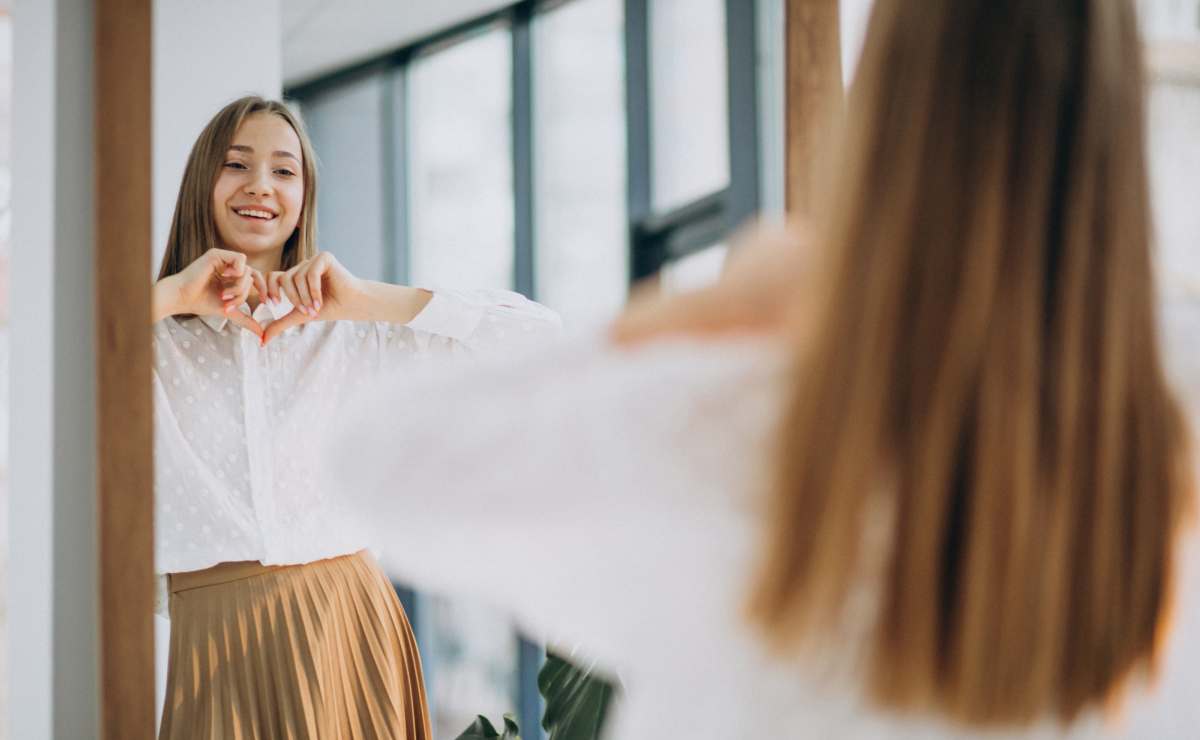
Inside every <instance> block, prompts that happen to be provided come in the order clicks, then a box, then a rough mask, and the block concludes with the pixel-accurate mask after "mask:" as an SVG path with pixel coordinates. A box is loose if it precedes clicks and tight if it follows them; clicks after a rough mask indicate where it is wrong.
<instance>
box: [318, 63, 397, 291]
mask: <svg viewBox="0 0 1200 740" xmlns="http://www.w3.org/2000/svg"><path fill="white" fill-rule="evenodd" d="M384 84H385V80H384V78H383V76H382V75H380V74H372V75H369V76H367V77H363V78H360V79H358V80H354V81H351V82H349V83H347V84H345V85H341V86H339V87H336V88H333V89H331V90H329V91H328V92H326V93H324V94H322V95H319V96H315V97H313V98H311V99H309V100H306V101H305V103H304V106H303V109H302V113H303V115H304V122H305V125H306V126H307V127H308V131H309V135H310V137H311V138H312V142H313V148H314V149H315V150H316V152H317V168H318V172H317V175H318V177H317V181H318V182H319V183H320V197H319V198H317V228H318V230H319V231H318V234H317V243H318V245H319V247H320V248H321V249H326V250H329V251H331V252H333V253H334V254H336V255H337V257H338V259H339V260H340V261H341V262H342V264H344V265H345V266H346V268H347V269H349V270H350V272H352V273H354V274H355V275H358V276H359V277H363V278H367V279H369V280H382V279H386V278H387V277H388V275H387V273H388V257H389V251H390V250H391V245H390V244H388V240H387V236H386V232H385V229H386V220H385V218H386V217H385V212H384V208H385V204H384V192H385V188H384V183H385V177H386V175H385V163H384V157H383V147H384V133H383V131H382V129H381V120H382V117H381V110H382V106H383V101H384V96H383V87H382V86H383V85H384Z"/></svg>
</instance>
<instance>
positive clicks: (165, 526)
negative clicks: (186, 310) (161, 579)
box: [153, 291, 560, 573]
mask: <svg viewBox="0 0 1200 740" xmlns="http://www.w3.org/2000/svg"><path fill="white" fill-rule="evenodd" d="M241 310H242V312H243V313H247V314H249V313H250V311H249V308H248V306H246V305H245V304H243V305H242V306H241ZM290 310H291V305H290V304H289V303H287V301H286V299H285V300H284V302H283V303H282V304H281V305H280V306H279V307H277V308H275V309H272V308H271V307H270V306H269V305H268V304H261V305H259V306H258V307H257V308H256V310H255V311H254V313H253V317H254V318H255V320H256V321H258V323H259V324H261V325H263V326H264V327H265V326H267V325H269V323H270V322H271V321H273V320H275V319H278V318H280V317H282V316H283V315H285V314H286V313H287V312H288V311H290ZM559 327H560V321H559V318H558V316H557V315H556V314H555V313H554V312H553V311H550V310H549V309H547V308H545V307H544V306H541V305H539V304H537V303H534V302H532V301H530V300H527V299H526V298H524V297H523V296H521V295H518V294H516V293H511V292H508V291H475V292H445V291H436V292H435V293H434V295H433V297H432V298H431V299H430V301H429V303H428V304H427V305H426V306H425V308H424V309H423V310H422V311H421V313H420V314H419V315H417V316H416V317H415V318H414V319H412V320H411V321H409V322H408V323H407V324H405V325H399V324H391V323H387V322H349V321H336V322H311V323H307V324H303V325H301V326H298V327H293V328H292V329H289V330H288V331H286V332H284V334H282V335H281V336H279V337H277V338H275V339H274V340H273V341H272V342H270V343H269V344H268V345H267V346H266V347H262V346H260V344H259V339H258V337H257V336H255V335H254V334H253V333H252V332H250V331H247V330H245V329H242V328H240V327H238V326H237V325H236V324H233V323H231V322H229V320H228V319H226V318H224V317H217V316H203V317H197V318H190V319H186V320H182V321H180V320H177V319H175V318H173V317H171V318H166V319H163V320H162V321H160V322H158V323H157V324H156V325H155V327H154V356H155V366H154V379H153V382H154V408H155V458H156V459H155V486H154V487H155V506H156V512H155V526H156V538H155V569H156V571H157V572H159V573H173V572H179V571H190V570H198V569H202V568H207V567H209V566H212V565H215V564H217V563H220V562H224V561H238V560H259V561H262V562H263V563H265V564H290V563H305V562H311V561H313V560H319V559H322V558H327V557H333V556H337V555H343V554H346V553H350V552H354V551H357V550H359V549H362V548H363V547H364V541H363V539H362V537H361V535H359V534H358V533H357V532H356V527H354V526H353V525H352V524H351V523H349V522H348V521H347V520H346V519H345V517H343V516H342V515H341V513H340V511H339V506H338V500H339V497H340V495H341V493H342V492H341V491H339V490H336V489H329V488H325V487H322V486H321V485H319V484H318V483H317V482H316V478H315V475H314V473H315V466H316V463H317V461H318V460H319V459H320V458H321V456H322V453H323V452H324V451H325V449H326V448H327V447H328V445H329V443H330V438H329V435H330V431H331V429H332V428H333V426H334V424H335V422H336V421H337V419H338V416H339V415H340V414H341V413H342V409H343V406H344V404H345V403H346V401H347V399H348V398H349V397H350V395H351V394H352V393H353V392H354V391H355V390H357V389H359V388H361V387H363V386H364V385H365V384H366V383H367V382H368V381H369V380H371V379H372V378H375V377H378V376H381V375H383V376H388V377H389V379H390V380H391V381H392V382H394V383H403V378H404V377H405V376H406V375H407V374H409V373H411V372H412V371H413V370H414V368H415V367H417V366H418V365H419V364H421V363H422V362H424V361H426V360H428V359H429V358H432V357H437V356H443V357H444V356H448V355H460V354H471V353H476V352H481V351H487V350H495V349H498V348H504V349H505V350H506V351H507V350H517V349H519V348H521V347H522V346H524V345H530V344H534V343H537V342H538V341H540V340H543V339H544V338H545V337H546V336H547V335H548V334H552V333H556V332H557V331H558V329H559ZM389 456H397V457H401V458H404V459H405V460H407V461H408V462H409V463H410V464H418V463H419V461H418V460H415V459H413V458H411V457H410V456H408V455H407V454H406V453H404V451H403V450H401V449H394V450H392V451H390V452H389Z"/></svg>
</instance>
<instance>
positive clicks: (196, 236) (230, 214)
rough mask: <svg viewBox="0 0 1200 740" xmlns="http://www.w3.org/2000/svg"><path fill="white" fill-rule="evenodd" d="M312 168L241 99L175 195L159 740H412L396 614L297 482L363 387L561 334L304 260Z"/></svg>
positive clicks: (264, 103) (160, 355)
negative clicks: (167, 638)
mask: <svg viewBox="0 0 1200 740" xmlns="http://www.w3.org/2000/svg"><path fill="white" fill-rule="evenodd" d="M313 162H314V157H313V152H312V148H311V146H310V145H309V142H308V137H307V135H306V133H305V131H304V128H303V125H302V124H301V122H300V120H299V119H298V118H297V117H295V116H294V115H293V114H292V113H291V112H290V111H289V110H288V109H287V108H286V107H285V106H283V105H282V104H281V103H278V102H275V101H269V100H264V99H262V98H256V97H249V98H243V99H241V100H237V101H235V102H233V103H231V104H230V105H228V106H226V107H225V108H224V109H223V110H222V111H221V112H220V113H218V114H217V116H216V117H215V118H213V120H212V121H211V122H210V123H209V125H208V126H207V127H206V128H205V130H204V131H203V132H202V133H201V135H200V138H199V140H198V141H197V142H196V145H195V147H194V148H193V150H192V153H191V156H190V157H189V159H188V164H187V169H186V171H185V173H184V176H183V184H182V186H181V188H180V194H179V200H178V203H177V205H176V210H175V216H174V220H173V222H172V226H171V232H170V237H169V239H168V243H167V251H166V255H165V257H164V259H163V265H162V270H161V272H160V278H159V280H158V282H157V283H156V284H155V286H154V294H153V298H154V301H153V315H154V319H155V322H156V323H155V328H154V352H155V367H154V382H153V385H154V403H155V457H156V469H155V505H156V507H157V511H156V530H157V532H158V538H157V541H156V543H155V545H156V558H155V561H156V567H157V569H158V570H159V571H160V572H162V573H167V574H170V575H169V579H168V583H169V591H170V596H169V604H168V605H167V607H168V609H169V613H170V618H171V643H170V649H169V658H168V669H167V687H166V700H165V703H164V706H163V717H162V725H161V731H160V737H161V738H181V737H187V738H224V737H232V736H247V737H261V738H268V737H269V738H275V737H289V738H290V737H296V738H325V737H369V738H395V739H396V740H401V739H404V740H407V739H410V738H411V739H423V738H428V737H430V727H429V725H430V722H429V716H428V709H427V707H426V700H425V688H424V682H423V679H422V674H421V663H420V658H419V656H418V654H417V647H416V643H415V640H414V639H413V634H412V629H411V627H410V626H409V623H408V620H407V618H406V616H405V614H404V610H403V608H402V607H401V605H400V603H399V601H398V599H397V598H396V594H395V592H394V591H393V590H392V587H391V585H390V583H389V582H388V579H387V578H386V577H385V576H384V575H383V573H382V572H381V571H380V569H379V567H378V566H377V565H376V564H375V562H374V560H373V559H372V558H371V556H370V555H368V554H367V553H366V552H365V551H364V550H363V549H362V548H363V543H362V540H361V537H359V536H358V534H357V532H356V529H355V527H354V526H352V525H351V524H350V523H349V522H348V521H346V520H345V518H344V517H343V516H342V515H341V513H340V511H339V508H338V501H339V499H340V496H339V495H338V494H339V492H338V491H331V490H326V489H322V488H321V487H320V486H319V485H318V484H317V483H316V479H315V476H314V475H313V470H312V465H313V461H314V460H316V459H318V458H319V453H320V451H321V450H322V449H323V448H325V447H326V446H327V445H328V439H327V435H326V434H325V432H326V430H327V429H329V428H331V426H332V424H331V422H332V419H333V418H334V416H335V415H336V414H337V413H338V411H339V410H340V409H341V407H342V405H343V403H344V400H345V399H346V398H347V397H348V394H350V393H351V392H352V391H353V390H354V389H356V388H357V387H359V386H360V385H362V384H364V383H365V382H366V381H367V380H369V379H371V378H372V377H373V376H376V375H379V374H381V373H388V372H393V371H396V370H399V369H401V368H403V367H404V366H405V365H406V364H407V363H409V362H413V361H416V360H419V359H423V358H426V357H430V356H433V355H438V354H469V353H471V352H475V351H482V350H486V349H489V348H492V347H501V346H503V347H511V346H513V345H514V343H527V342H529V341H531V340H536V339H537V338H538V337H540V336H544V335H546V334H547V333H550V332H553V331H554V330H556V329H557V327H558V323H559V322H558V317H557V316H556V315H555V314H554V313H553V312H551V311H549V310H547V309H545V308H543V307H541V306H539V305H538V304H536V303H533V302H532V301H528V300H526V299H525V298H523V297H522V296H520V295H518V294H516V293H510V292H507V291H484V292H475V293H447V292H441V291H439V292H436V293H434V292H431V291H427V290H419V289H416V288H411V287H407V286H402V285H390V284H387V283H379V282H372V281H368V280H362V279H359V278H357V277H355V276H354V275H352V274H351V273H350V271H349V270H347V269H346V268H345V267H343V266H342V264H341V263H340V262H339V261H338V259H337V258H336V257H334V256H333V254H331V253H329V252H318V251H317V249H316V183H317V172H316V168H315V167H314V165H313ZM212 645H219V646H220V649H218V650H215V651H214V650H213V649H212V648H211V646H212Z"/></svg>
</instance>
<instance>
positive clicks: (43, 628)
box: [8, 0, 99, 740]
mask: <svg viewBox="0 0 1200 740" xmlns="http://www.w3.org/2000/svg"><path fill="white" fill-rule="evenodd" d="M13 32H14V39H13V78H14V85H13V106H12V113H13V136H14V141H15V142H16V144H15V146H14V147H13V233H12V236H13V247H12V280H11V284H12V287H11V294H10V295H11V302H12V346H13V348H14V351H13V352H12V380H11V382H12V386H11V390H10V392H11V399H12V417H11V419H12V441H11V445H12V448H11V449H12V492H11V499H10V506H11V511H10V520H9V523H10V538H11V539H10V542H11V548H12V549H11V553H10V558H9V562H10V563H11V566H10V569H9V594H8V606H9V615H10V616H9V619H10V622H9V625H10V627H9V645H10V652H9V665H8V671H9V675H10V677H11V680H10V682H9V686H10V687H11V688H10V691H11V694H10V700H9V707H10V716H9V722H10V724H9V737H11V738H21V740H41V739H43V738H51V737H54V738H87V737H97V736H98V735H99V701H98V693H99V691H98V668H97V655H98V650H97V634H98V627H97V621H98V620H97V616H98V611H97V570H96V552H97V550H96V509H95V480H96V476H95V467H96V466H95V463H96V453H95V450H96V438H95V421H96V418H95V402H96V393H95V352H94V342H93V339H92V334H93V329H92V327H93V321H94V316H93V295H94V292H93V286H92V270H91V260H92V239H93V232H92V216H93V208H92V176H93V167H92V36H93V29H92V11H91V3H90V2H89V0H16V3H15V5H14V8H13Z"/></svg>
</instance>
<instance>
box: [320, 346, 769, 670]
mask: <svg viewBox="0 0 1200 740" xmlns="http://www.w3.org/2000/svg"><path fill="white" fill-rule="evenodd" d="M743 350H744V348H738V347H722V348H718V349H713V350H703V351H697V350H696V349H695V348H679V347H672V348H666V349H664V350H663V351H652V352H647V353H638V354H636V355H631V354H629V353H622V352H616V351H613V350H611V349H605V348H603V347H601V346H598V344H597V346H579V345H578V344H570V345H567V346H562V347H553V348H550V349H549V350H548V351H541V352H536V353H529V354H526V355H524V356H521V357H517V358H513V357H507V358H494V359H492V360H488V361H485V362H482V363H472V364H471V365H470V366H466V365H463V364H461V363H460V364H454V363H445V364H444V365H440V364H437V363H435V364H436V365H438V366H437V367H433V366H431V365H428V364H427V365H425V366H424V367H423V370H424V371H426V374H425V375H424V376H422V375H420V374H409V375H408V376H406V377H405V378H404V379H403V380H402V381H397V380H392V381H391V383H392V385H391V386H390V387H389V386H385V387H381V388H379V389H377V390H375V391H373V392H371V393H369V394H366V395H364V397H363V398H362V399H361V400H360V402H359V403H357V404H356V405H355V406H353V407H351V408H349V409H348V410H347V413H346V414H345V415H344V417H343V418H344V419H346V421H347V426H346V427H345V428H344V429H343V430H342V431H341V432H339V433H338V434H337V435H335V437H336V438H338V443H337V444H336V445H334V448H333V450H332V453H331V455H330V457H329V460H328V463H329V464H328V466H327V469H328V471H329V474H330V475H331V476H332V480H331V483H330V485H332V486H336V489H337V490H339V491H343V492H344V497H345V500H346V502H347V506H348V508H349V510H350V513H351V515H352V516H354V517H356V518H357V519H359V520H361V521H362V522H363V524H364V525H365V526H366V527H367V528H368V530H369V531H368V532H367V535H368V540H369V542H370V544H371V545H372V546H373V547H375V548H376V549H377V550H378V551H379V552H380V555H381V559H382V560H383V562H384V563H385V565H387V566H388V567H389V569H390V570H392V572H393V573H395V574H397V575H399V576H402V577H404V578H405V579H406V580H408V581H410V582H411V583H413V584H414V585H416V586H418V587H422V588H430V589H434V590H442V591H446V590H449V591H455V592H460V593H461V592H466V593H469V594H471V595H473V596H475V597H477V598H479V597H482V598H484V599H486V600H490V601H492V602H493V603H496V604H498V605H500V606H503V607H506V608H508V609H510V610H511V611H512V612H513V613H514V615H515V616H516V617H517V619H518V620H519V621H521V622H522V623H523V624H524V625H525V627H526V628H527V629H529V630H531V631H533V632H534V633H535V634H539V635H541V636H543V637H546V638H548V639H550V640H552V641H559V642H569V643H573V644H578V645H581V646H585V647H586V649H587V650H588V651H590V652H591V653H592V655H593V657H596V658H600V659H603V660H605V661H607V662H608V663H609V664H610V665H613V666H615V667H617V668H618V669H619V668H620V667H621V665H622V664H623V663H624V662H625V661H624V660H623V656H625V657H627V656H628V655H629V654H630V653H629V651H630V650H642V651H651V652H653V651H654V650H657V649H660V648H661V647H662V646H661V645H655V644H644V643H645V640H644V639H643V638H641V637H640V636H642V635H645V634H647V630H646V629H645V624H646V622H647V621H654V619H655V618H657V617H661V618H662V619H663V620H665V621H666V622H668V623H669V622H670V621H671V619H672V617H671V615H670V613H669V612H666V611H661V610H658V609H657V607H656V605H658V604H670V605H672V610H674V609H677V608H685V609H689V610H694V612H696V613H705V614H711V615H713V618H714V619H717V618H723V617H724V616H726V615H725V614H724V612H723V611H722V609H721V608H720V606H719V605H723V606H725V607H728V606H729V605H730V604H733V603H735V601H736V599H735V598H734V597H733V596H732V595H731V593H730V591H729V589H737V588H740V584H741V583H742V580H743V579H742V578H741V576H740V573H744V571H742V570H740V568H742V567H748V565H746V564H745V563H743V562H742V557H741V554H742V553H743V551H744V548H743V545H744V543H745V541H746V539H745V536H746V534H747V533H748V532H749V531H751V529H752V525H751V521H752V517H751V516H750V514H749V510H748V509H747V508H745V507H743V506H742V505H741V503H740V502H737V501H736V500H734V499H731V497H730V496H729V492H730V491H731V490H739V489H745V488H746V487H747V486H748V485H749V484H748V479H747V478H746V471H747V470H748V469H753V468H754V462H753V461H754V456H753V454H745V453H746V451H747V450H749V451H751V452H753V451H754V450H755V449H756V446H755V445H756V443H755V440H757V439H758V438H759V436H760V425H761V422H762V415H763V413H764V407H763V406H762V405H761V404H758V403H755V402H753V398H752V397H753V396H756V395H761V393H760V392H759V390H761V389H765V388H767V384H762V383H757V384H756V383H754V382H750V381H752V380H753V376H754V375H755V372H751V373H750V376H746V371H747V370H750V369H752V368H753V367H754V366H755V363H754V361H753V360H754V358H757V359H759V360H761V359H762V356H761V355H760V354H756V353H754V352H749V353H747V352H745V351H743ZM747 388H749V389H752V390H750V391H749V392H744V391H745V389H747ZM754 389H759V390H754ZM714 526H715V527H718V528H719V529H720V532H719V533H717V536H715V537H714V536H713V535H714V531H713V529H712V527H714ZM681 561H683V562H681ZM698 563H702V565H701V567H702V568H703V569H704V570H706V571H707V575H706V582H707V585H706V587H705V589H700V590H697V589H695V588H694V587H693V586H694V584H692V583H691V582H688V581H686V580H684V579H680V578H679V577H678V574H679V573H681V572H688V571H692V570H694V569H695V567H696V564H698ZM697 600H699V601H697ZM699 602H703V603H699ZM656 615H657V617H656ZM702 626H703V625H701V624H700V623H694V624H693V625H692V626H691V627H689V628H694V629H701V628H702ZM671 629H673V630H674V631H675V632H676V633H678V632H679V628H678V627H675V628H671ZM651 632H652V630H651ZM658 634H662V633H658ZM643 654H646V653H644V652H643Z"/></svg>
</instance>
